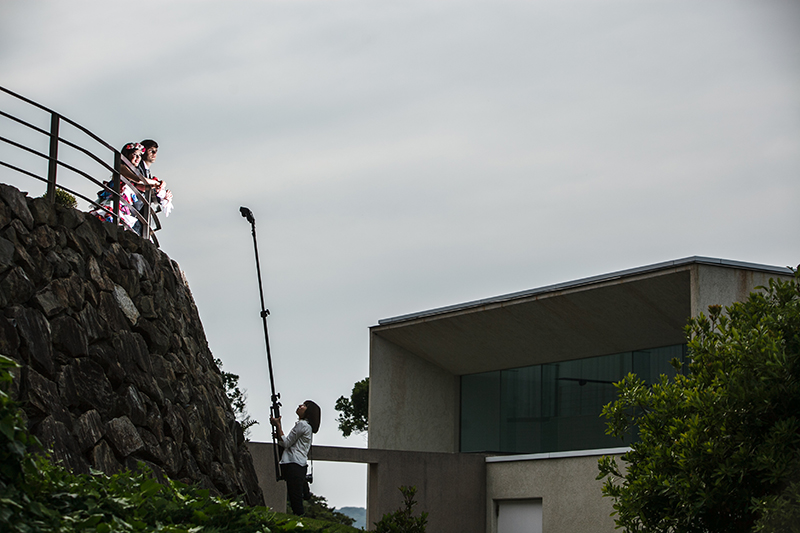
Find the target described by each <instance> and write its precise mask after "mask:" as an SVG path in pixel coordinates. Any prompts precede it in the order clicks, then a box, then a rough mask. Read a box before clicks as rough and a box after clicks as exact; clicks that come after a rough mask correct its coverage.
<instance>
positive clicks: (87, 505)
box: [0, 356, 358, 533]
mask: <svg viewBox="0 0 800 533" xmlns="http://www.w3.org/2000/svg"><path fill="white" fill-rule="evenodd" d="M17 366H18V365H17V364H16V363H15V362H14V361H12V360H11V359H8V358H6V357H4V356H0V531H4V532H5V531H8V532H19V533H29V532H43V533H48V532H53V533H55V532H59V533H72V532H82V533H90V532H91V533H110V532H112V531H113V532H115V533H116V532H128V531H131V532H151V531H158V532H165V533H199V532H202V533H217V532H219V533H223V532H231V533H232V532H237V533H248V532H253V533H256V532H264V533H267V532H270V533H271V532H286V531H304V532H316V533H351V532H355V531H358V530H357V529H354V528H352V527H348V526H343V525H340V524H331V523H329V522H324V521H320V520H314V519H307V518H298V517H294V516H290V515H285V514H280V513H273V512H271V511H270V510H269V509H267V508H265V507H247V506H246V505H244V504H243V503H241V502H240V501H234V500H227V499H225V498H219V497H214V496H211V495H210V494H209V492H208V491H207V490H203V489H199V488H197V487H192V486H187V485H184V484H182V483H178V482H174V481H170V480H164V483H163V484H162V483H158V482H157V481H155V480H154V479H152V477H151V476H152V474H151V472H150V471H149V470H147V469H146V468H141V469H140V470H139V471H137V472H133V473H132V472H123V473H120V474H116V475H113V476H110V477H109V476H106V475H105V474H102V473H100V472H93V473H92V474H90V475H75V474H72V473H71V472H69V471H68V470H67V469H65V468H64V467H62V466H60V465H58V464H54V463H53V462H52V461H51V460H50V459H49V458H47V457H45V456H41V455H35V454H32V453H31V450H32V449H39V450H41V444H40V443H39V442H38V440H37V439H36V438H35V437H33V436H32V435H30V433H28V430H27V428H26V426H25V420H24V417H23V415H22V413H21V411H20V409H19V407H18V406H17V405H16V404H15V403H14V402H13V401H12V400H11V398H10V397H9V396H8V394H7V392H6V391H7V390H8V388H9V387H8V386H9V384H10V382H11V374H10V371H11V369H13V368H15V367H17Z"/></svg>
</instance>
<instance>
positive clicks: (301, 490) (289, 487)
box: [269, 400, 321, 516]
mask: <svg viewBox="0 0 800 533" xmlns="http://www.w3.org/2000/svg"><path fill="white" fill-rule="evenodd" d="M295 413H297V418H298V419H299V420H298V421H297V423H296V424H295V425H294V427H293V428H292V430H291V431H290V432H289V434H288V435H284V434H283V428H282V427H281V417H278V418H270V419H269V421H270V423H271V424H272V425H273V426H275V431H276V433H277V435H278V445H280V446H281V447H282V448H283V454H282V455H281V461H280V465H281V473H282V474H283V479H285V480H286V492H287V493H288V496H289V503H290V504H291V506H292V512H293V513H294V514H296V515H297V516H303V512H304V511H303V500H304V499H308V498H310V497H311V491H310V489H309V488H308V481H307V480H306V473H307V472H308V453H309V452H310V451H311V439H312V435H313V434H314V433H316V432H317V431H319V422H320V418H321V410H320V408H319V405H317V404H316V403H314V402H312V401H311V400H306V401H305V402H303V403H301V404H300V405H299V406H297V410H296V411H295Z"/></svg>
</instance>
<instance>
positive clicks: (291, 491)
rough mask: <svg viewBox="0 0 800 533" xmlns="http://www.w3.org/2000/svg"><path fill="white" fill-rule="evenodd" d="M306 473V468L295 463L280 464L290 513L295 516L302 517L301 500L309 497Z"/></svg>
mask: <svg viewBox="0 0 800 533" xmlns="http://www.w3.org/2000/svg"><path fill="white" fill-rule="evenodd" d="M307 471H308V467H307V466H300V465H299V464H297V463H281V474H283V479H284V480H285V481H286V492H287V494H288V496H289V504H290V505H291V506H292V512H293V513H294V514H296V515H297V516H303V512H304V511H303V500H304V499H307V498H310V497H311V491H310V489H309V488H308V482H307V481H306V472H307Z"/></svg>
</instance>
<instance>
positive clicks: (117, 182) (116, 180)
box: [111, 152, 122, 224]
mask: <svg viewBox="0 0 800 533" xmlns="http://www.w3.org/2000/svg"><path fill="white" fill-rule="evenodd" d="M120 165H122V156H121V154H120V153H119V152H114V176H113V177H112V178H111V183H112V185H113V188H114V222H115V223H116V224H119V196H120V191H121V190H122V180H121V179H120V177H119V168H120Z"/></svg>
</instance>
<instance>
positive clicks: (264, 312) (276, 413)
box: [239, 207, 283, 481]
mask: <svg viewBox="0 0 800 533" xmlns="http://www.w3.org/2000/svg"><path fill="white" fill-rule="evenodd" d="M239 212H240V213H241V214H242V216H243V217H244V218H246V219H247V221H248V222H249V223H250V226H251V228H252V233H253V249H254V250H255V253H256V272H257V273H258V295H259V296H260V297H261V321H262V323H263V324H264V342H265V343H266V345H267V366H268V367H269V386H270V389H271V391H272V396H271V397H270V400H271V402H272V403H271V405H270V408H269V412H270V417H271V418H279V417H280V416H281V402H280V399H281V395H280V393H276V392H275V377H274V375H273V372H272V354H271V353H270V351H269V330H268V329H267V317H268V316H269V309H267V308H266V307H265V306H264V286H263V284H262V283H261V265H260V263H259V261H258V240H257V239H256V218H255V217H254V216H253V212H252V211H250V210H249V209H248V208H246V207H240V208H239ZM272 449H273V452H274V453H273V455H274V458H275V476H276V478H277V481H280V480H281V479H283V475H281V467H280V454H279V453H278V430H277V428H275V427H273V428H272Z"/></svg>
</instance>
